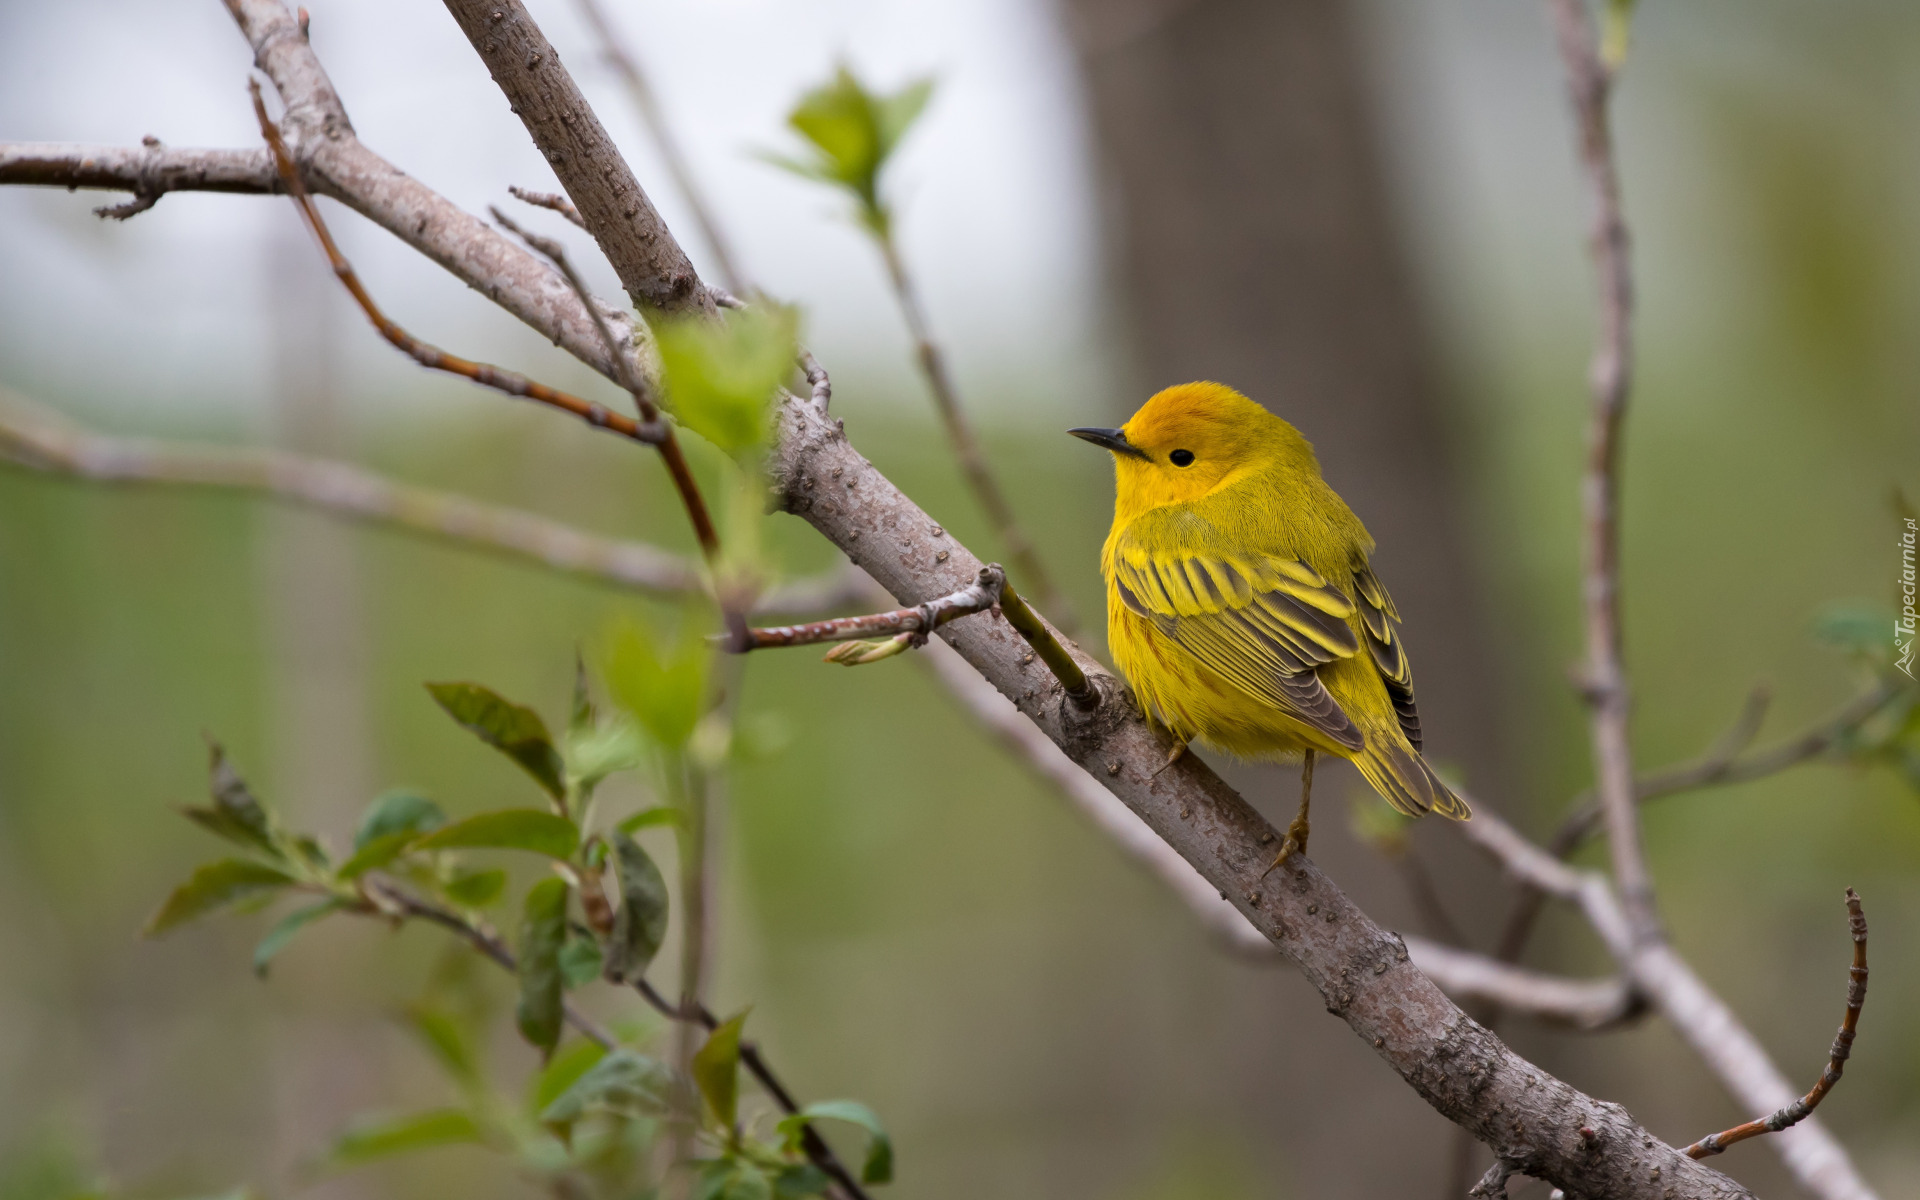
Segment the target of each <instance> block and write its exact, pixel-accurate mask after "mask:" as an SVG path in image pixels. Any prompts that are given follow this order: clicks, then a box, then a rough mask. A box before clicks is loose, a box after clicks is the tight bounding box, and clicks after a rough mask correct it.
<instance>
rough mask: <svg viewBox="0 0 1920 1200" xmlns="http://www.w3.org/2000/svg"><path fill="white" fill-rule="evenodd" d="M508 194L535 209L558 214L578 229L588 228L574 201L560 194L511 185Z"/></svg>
mask: <svg viewBox="0 0 1920 1200" xmlns="http://www.w3.org/2000/svg"><path fill="white" fill-rule="evenodd" d="M507 194H508V195H510V196H512V197H513V198H514V199H516V200H519V201H522V202H523V203H526V204H531V205H533V206H534V207H535V208H544V209H548V210H550V211H552V212H557V213H559V214H560V215H561V216H563V217H565V218H566V219H567V220H568V221H569V222H571V223H572V224H573V225H574V226H575V227H576V228H579V229H585V228H586V227H587V223H586V222H585V221H583V220H581V219H580V210H579V209H577V208H575V207H574V206H573V201H571V200H569V199H567V198H566V197H565V196H562V195H561V194H560V193H559V192H535V191H531V190H529V189H527V188H523V187H520V186H518V185H509V186H508V188H507Z"/></svg>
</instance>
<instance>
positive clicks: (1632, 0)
mask: <svg viewBox="0 0 1920 1200" xmlns="http://www.w3.org/2000/svg"><path fill="white" fill-rule="evenodd" d="M1636 3H1637V0H1606V7H1605V8H1604V9H1602V10H1601V13H1600V61H1601V62H1602V63H1603V64H1605V65H1606V68H1607V70H1609V71H1618V70H1619V69H1620V68H1621V66H1622V65H1624V64H1625V63H1626V61H1627V43H1628V39H1629V38H1630V37H1631V35H1632V31H1633V10H1634V8H1635V6H1636Z"/></svg>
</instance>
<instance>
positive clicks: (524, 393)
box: [247, 79, 665, 443]
mask: <svg viewBox="0 0 1920 1200" xmlns="http://www.w3.org/2000/svg"><path fill="white" fill-rule="evenodd" d="M247 87H248V89H249V90H250V91H251V92H252V94H253V112H254V115H255V116H256V117H258V118H259V120H260V133H261V135H262V136H264V137H265V138H266V139H267V146H268V148H269V149H271V150H272V152H273V161H274V164H275V166H276V167H278V168H279V172H280V180H281V183H282V184H283V185H284V186H285V188H286V190H287V192H288V194H290V195H291V196H292V197H293V202H294V204H295V206H296V207H298V208H299V210H300V215H301V216H302V217H303V218H305V220H306V223H307V228H308V229H310V230H312V231H313V235H314V237H315V238H317V239H318V240H319V242H320V248H321V249H322V250H323V251H325V252H326V255H327V262H328V263H329V264H331V265H332V267H333V273H334V276H335V277H336V278H338V279H339V280H340V282H341V284H342V285H343V286H344V287H345V288H346V289H347V291H348V292H350V293H352V295H353V298H354V301H355V302H356V303H358V304H359V305H360V311H361V312H363V313H365V314H366V315H367V320H369V321H371V322H373V327H374V328H375V329H377V330H379V331H380V336H381V337H383V338H385V339H387V341H388V342H389V343H391V344H392V345H393V346H394V347H395V348H396V349H398V350H399V351H400V352H401V353H403V354H405V355H407V356H408V357H409V358H412V359H413V360H414V361H415V362H417V363H419V364H420V365H421V366H423V367H427V368H429V369H431V370H435V371H446V372H448V373H449V374H453V375H459V376H461V377H463V378H466V379H471V380H473V382H475V383H477V384H480V385H481V386H483V387H490V388H493V389H494V390H495V391H500V392H505V393H506V394H507V395H509V396H519V397H522V398H524V399H528V400H534V401H538V402H539V403H541V404H545V405H549V406H551V407H553V408H557V409H560V410H561V411H563V412H569V413H572V414H573V415H574V416H576V417H579V418H580V419H581V420H583V421H585V422H586V423H587V424H589V425H591V426H593V427H594V428H596V429H606V430H611V431H612V432H614V433H617V434H620V435H622V436H623V437H628V438H632V439H633V440H634V441H636V442H648V443H658V442H659V440H660V438H661V437H662V436H663V434H664V432H665V429H664V427H663V426H660V425H658V424H657V423H656V424H652V425H643V424H641V423H640V422H638V421H635V420H634V419H633V418H631V417H628V416H624V415H622V414H620V413H617V412H614V411H613V410H612V409H609V408H608V407H607V406H606V405H604V404H598V403H595V402H594V401H591V400H583V399H581V398H580V397H578V396H575V395H572V394H570V393H568V392H563V391H560V390H559V389H557V388H550V387H548V386H547V385H546V384H544V383H535V382H534V381H533V380H531V379H528V378H527V377H526V376H524V375H521V374H519V373H518V372H515V371H509V370H506V369H505V368H503V367H496V366H493V365H491V364H489V363H478V362H472V361H470V360H468V359H464V358H460V357H459V356H457V355H453V354H448V353H447V352H446V351H444V350H442V349H440V348H439V347H437V346H431V345H428V344H427V343H426V342H423V341H421V340H420V339H418V338H416V337H414V336H413V335H412V334H410V333H408V332H407V331H406V330H405V329H402V328H401V327H400V326H399V325H398V324H396V323H395V322H394V321H393V320H392V319H391V318H389V317H388V316H387V314H385V313H383V312H381V311H380V306H379V305H377V304H375V303H374V302H373V297H372V296H371V295H369V294H368V292H367V289H366V286H365V285H364V284H362V283H361V282H360V277H359V275H357V274H355V273H354V269H353V264H352V263H349V262H348V261H347V259H346V256H345V255H343V254H341V253H340V247H339V246H338V245H336V244H335V243H334V240H333V235H332V234H331V233H330V232H328V230H327V223H326V222H325V221H324V220H322V219H321V217H320V210H319V208H318V207H317V206H316V205H315V204H314V202H313V197H312V196H310V195H309V194H308V193H307V189H306V185H305V184H304V183H302V182H301V180H300V172H299V170H298V169H297V168H296V167H295V166H294V162H293V155H292V154H291V153H290V152H289V151H288V150H287V143H286V141H285V139H283V138H282V137H281V136H280V129H279V126H277V125H275V124H274V123H273V120H272V118H270V117H268V116H267V106H266V102H265V101H263V100H262V99H261V98H260V84H259V82H258V81H257V80H252V79H249V80H248V81H247ZM588 307H592V306H591V305H589V306H588Z"/></svg>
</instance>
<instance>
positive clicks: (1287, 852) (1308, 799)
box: [1260, 750, 1313, 879]
mask: <svg viewBox="0 0 1920 1200" xmlns="http://www.w3.org/2000/svg"><path fill="white" fill-rule="evenodd" d="M1312 803H1313V751H1311V750H1309V751H1307V756H1306V761H1305V763H1304V764H1302V766H1301V768H1300V811H1299V812H1297V813H1295V814H1294V815H1293V822H1292V823H1291V824H1289V825H1288V826H1287V836H1286V838H1285V839H1284V840H1283V841H1282V842H1281V843H1280V854H1279V856H1278V857H1277V858H1275V859H1274V860H1273V862H1272V863H1271V864H1269V865H1268V867H1267V869H1266V870H1264V871H1262V872H1260V878H1262V879H1265V878H1266V877H1267V876H1268V875H1270V874H1272V873H1273V868H1274V867H1277V866H1279V865H1280V864H1281V863H1283V862H1285V861H1287V859H1289V858H1291V857H1292V856H1293V855H1295V854H1305V853H1306V852H1307V809H1308V807H1309V806H1310V805H1312Z"/></svg>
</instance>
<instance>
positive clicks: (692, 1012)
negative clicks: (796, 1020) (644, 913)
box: [632, 976, 868, 1200]
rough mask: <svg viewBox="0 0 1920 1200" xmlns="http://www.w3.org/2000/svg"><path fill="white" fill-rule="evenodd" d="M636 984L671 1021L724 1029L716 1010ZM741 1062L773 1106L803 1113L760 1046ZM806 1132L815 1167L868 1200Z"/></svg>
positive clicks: (857, 1198)
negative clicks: (670, 998) (674, 999)
mask: <svg viewBox="0 0 1920 1200" xmlns="http://www.w3.org/2000/svg"><path fill="white" fill-rule="evenodd" d="M632 982H633V989H634V990H635V991H636V992H639V993H640V995H641V997H642V998H643V999H645V1000H646V1002H647V1003H648V1004H650V1005H652V1006H653V1009H654V1011H655V1012H657V1013H659V1014H660V1015H661V1016H663V1017H666V1018H667V1019H668V1020H671V1021H680V1022H684V1023H687V1024H691V1025H694V1026H696V1027H698V1028H701V1029H705V1030H707V1031H708V1032H709V1033H710V1032H712V1031H713V1030H715V1029H718V1028H719V1027H720V1018H718V1017H716V1016H714V1015H713V1012H712V1010H711V1009H709V1008H707V1006H706V1005H704V1004H694V1005H691V1006H687V1007H684V1008H683V1007H681V1006H680V1005H676V1004H669V1003H668V1002H667V998H666V997H665V996H662V995H661V994H660V991H659V989H658V988H656V987H654V986H653V985H652V984H651V983H648V982H647V980H646V978H645V977H644V976H643V977H640V978H637V979H635V980H633V981H632ZM740 1061H741V1062H742V1063H744V1064H745V1065H746V1068H747V1071H748V1072H749V1073H750V1074H751V1075H752V1076H753V1077H754V1078H755V1079H756V1080H758V1081H759V1083H760V1086H761V1087H763V1088H765V1089H766V1090H767V1094H768V1095H769V1096H772V1097H773V1102H774V1103H775V1104H778V1105H779V1106H780V1108H781V1110H782V1111H783V1112H787V1113H789V1114H792V1113H798V1112H799V1111H800V1103H799V1101H797V1100H795V1099H794V1097H793V1093H792V1092H790V1091H788V1090H787V1086H786V1085H785V1084H784V1083H782V1082H780V1078H779V1076H777V1075H775V1074H774V1073H773V1068H772V1067H770V1066H768V1065H767V1059H766V1055H764V1054H762V1053H761V1051H760V1046H759V1044H758V1043H756V1042H752V1041H743V1042H741V1043H740ZM803 1129H804V1132H803V1134H802V1136H801V1148H802V1149H804V1150H805V1151H806V1154H807V1158H808V1159H809V1160H811V1161H812V1163H813V1165H814V1166H816V1167H819V1168H820V1169H821V1170H823V1171H825V1172H826V1173H827V1174H828V1175H830V1176H832V1177H833V1180H834V1182H835V1183H838V1184H839V1185H840V1186H841V1187H842V1188H843V1189H845V1191H846V1193H847V1195H849V1196H851V1197H853V1200H868V1197H867V1193H866V1191H865V1190H864V1189H863V1188H861V1186H860V1183H859V1181H858V1180H856V1179H855V1178H854V1177H853V1173H852V1172H851V1171H849V1170H847V1168H846V1166H845V1164H843V1163H842V1162H841V1161H840V1159H839V1157H838V1156H837V1155H835V1154H834V1152H833V1147H831V1146H829V1145H827V1143H826V1139H824V1138H822V1137H821V1136H820V1135H819V1134H818V1133H816V1132H815V1131H814V1128H813V1126H812V1125H810V1124H809V1125H806V1126H804V1127H803Z"/></svg>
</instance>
